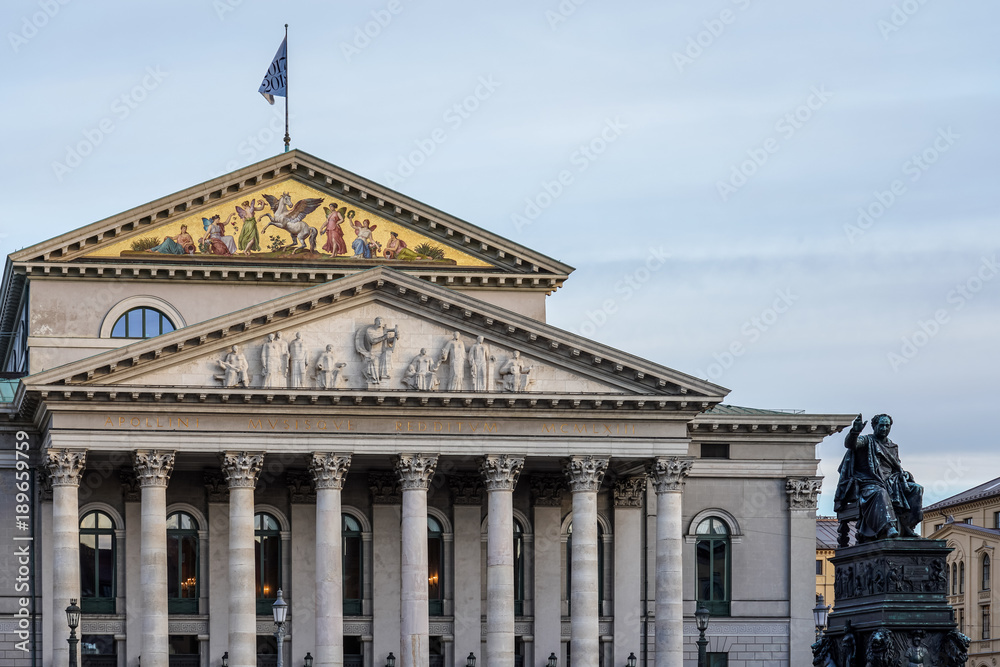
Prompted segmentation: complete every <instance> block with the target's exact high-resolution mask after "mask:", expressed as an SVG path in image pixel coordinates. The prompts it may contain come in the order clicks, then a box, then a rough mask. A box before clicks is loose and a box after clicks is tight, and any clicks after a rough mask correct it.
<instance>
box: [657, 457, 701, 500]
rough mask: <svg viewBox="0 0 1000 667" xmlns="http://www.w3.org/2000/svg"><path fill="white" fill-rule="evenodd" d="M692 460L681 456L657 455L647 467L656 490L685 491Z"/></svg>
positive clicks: (659, 491)
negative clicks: (685, 481) (685, 482)
mask: <svg viewBox="0 0 1000 667" xmlns="http://www.w3.org/2000/svg"><path fill="white" fill-rule="evenodd" d="M692 462H693V461H692V459H689V458H681V457H679V456H658V457H656V458H655V459H654V460H653V462H652V463H650V464H649V467H648V469H647V472H648V473H649V477H650V479H652V480H653V487H654V488H655V489H656V492H657V493H667V492H669V491H683V490H684V478H686V477H687V476H688V473H690V472H691V464H692Z"/></svg>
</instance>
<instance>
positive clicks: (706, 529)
mask: <svg viewBox="0 0 1000 667" xmlns="http://www.w3.org/2000/svg"><path fill="white" fill-rule="evenodd" d="M695 535H696V536H697V538H696V541H695V547H694V548H695V567H696V580H695V594H696V596H697V600H698V603H699V605H700V604H704V605H705V606H706V607H707V608H708V610H709V611H710V612H711V613H712V615H715V616H729V603H730V583H729V573H730V569H731V564H730V540H729V528H728V527H727V526H726V523H725V522H724V521H723V520H722V519H719V518H717V517H714V516H713V517H708V518H707V519H704V520H702V522H701V523H699V524H698V527H697V529H695Z"/></svg>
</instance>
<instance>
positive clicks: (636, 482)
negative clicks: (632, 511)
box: [612, 475, 646, 507]
mask: <svg viewBox="0 0 1000 667" xmlns="http://www.w3.org/2000/svg"><path fill="white" fill-rule="evenodd" d="M612 490H613V492H614V497H615V507H642V502H643V500H644V499H645V497H646V476H645V475H640V476H637V477H620V478H619V479H617V480H615V484H614V486H613V487H612Z"/></svg>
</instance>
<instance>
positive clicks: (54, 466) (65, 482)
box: [45, 449, 87, 486]
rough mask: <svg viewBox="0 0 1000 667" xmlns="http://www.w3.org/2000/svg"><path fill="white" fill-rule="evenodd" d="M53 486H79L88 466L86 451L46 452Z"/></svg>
mask: <svg viewBox="0 0 1000 667" xmlns="http://www.w3.org/2000/svg"><path fill="white" fill-rule="evenodd" d="M45 454H46V460H47V466H48V469H49V479H50V480H51V483H52V486H79V485H80V477H81V476H82V475H83V469H84V467H85V466H86V465H87V450H85V449H49V450H47V451H46V452H45Z"/></svg>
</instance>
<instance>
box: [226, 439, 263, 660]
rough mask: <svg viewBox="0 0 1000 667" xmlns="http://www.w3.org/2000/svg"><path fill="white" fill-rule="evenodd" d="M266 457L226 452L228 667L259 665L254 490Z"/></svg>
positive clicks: (260, 454)
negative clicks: (227, 494) (255, 581)
mask: <svg viewBox="0 0 1000 667" xmlns="http://www.w3.org/2000/svg"><path fill="white" fill-rule="evenodd" d="M263 462H264V455H263V454H262V453H259V452H225V453H224V454H223V455H222V472H223V473H224V474H225V475H226V480H227V482H228V483H229V665H230V667H256V665H257V599H256V589H255V587H254V575H255V567H254V534H253V533H254V529H253V490H254V487H255V486H256V485H257V476H258V475H259V474H260V468H261V465H262V464H263Z"/></svg>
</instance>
